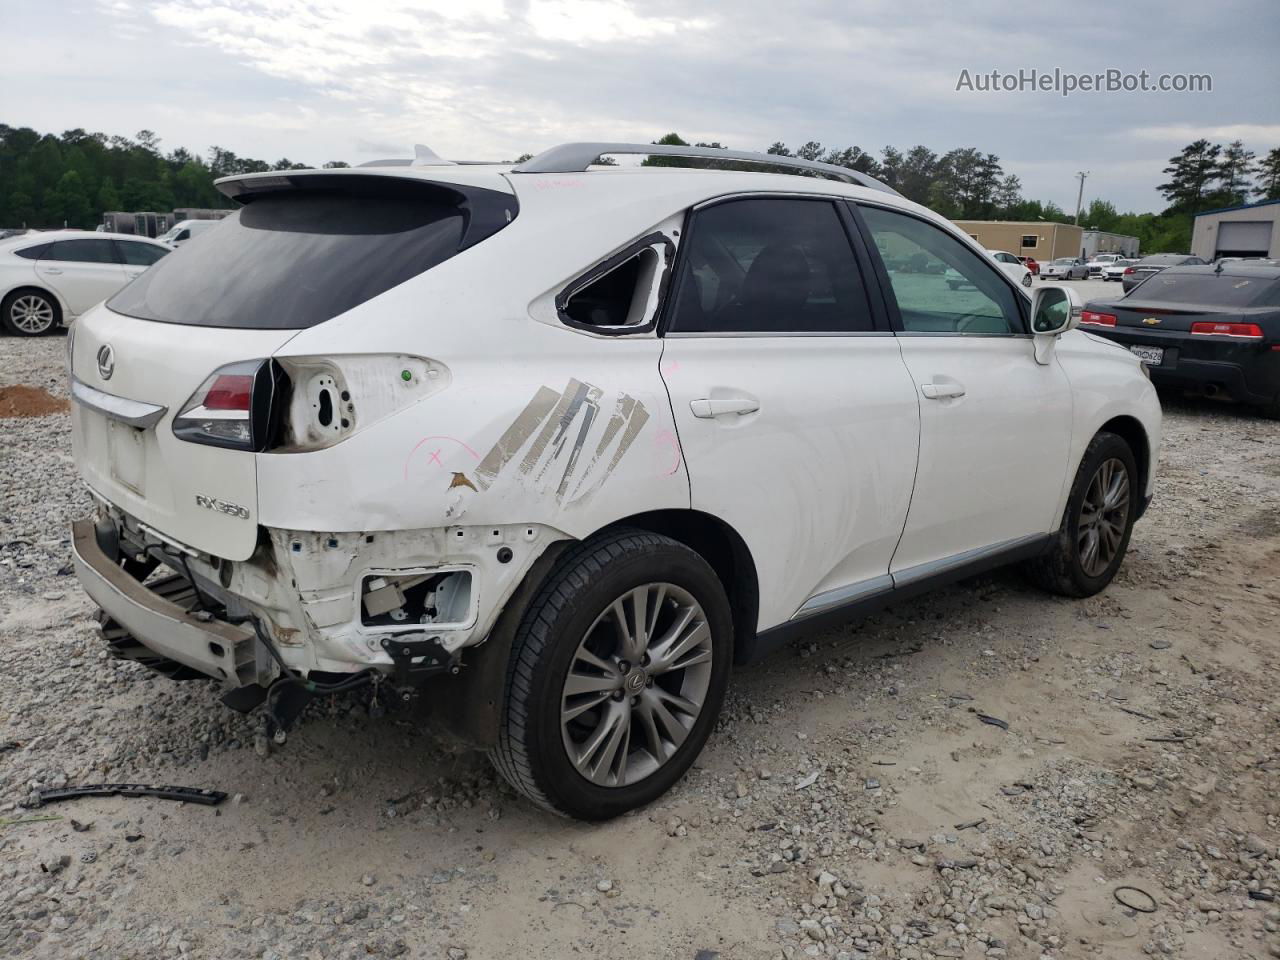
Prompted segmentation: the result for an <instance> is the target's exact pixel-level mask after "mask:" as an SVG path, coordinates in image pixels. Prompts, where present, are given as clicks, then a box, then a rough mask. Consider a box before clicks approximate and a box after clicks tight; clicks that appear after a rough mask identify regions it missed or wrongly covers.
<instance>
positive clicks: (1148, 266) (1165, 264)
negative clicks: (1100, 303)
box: [1120, 253, 1204, 293]
mask: <svg viewBox="0 0 1280 960" xmlns="http://www.w3.org/2000/svg"><path fill="white" fill-rule="evenodd" d="M1202 263H1204V261H1203V260H1201V259H1200V258H1199V257H1190V256H1187V254H1185V253H1153V254H1152V255H1151V256H1149V257H1143V258H1142V259H1141V260H1139V261H1138V262H1137V263H1135V264H1133V265H1132V266H1129V267H1126V268H1125V271H1124V274H1123V275H1122V276H1121V277H1120V286H1121V287H1123V288H1124V292H1125V293H1128V292H1129V291H1130V290H1132V289H1133V288H1134V287H1136V286H1137V285H1138V284H1140V283H1141V282H1142V281H1143V280H1146V279H1147V278H1148V277H1151V276H1154V275H1155V274H1157V273H1159V272H1160V271H1161V270H1167V269H1168V268H1169V267H1190V266H1197V265H1199V264H1202Z"/></svg>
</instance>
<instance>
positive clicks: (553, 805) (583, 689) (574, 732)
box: [490, 531, 732, 820]
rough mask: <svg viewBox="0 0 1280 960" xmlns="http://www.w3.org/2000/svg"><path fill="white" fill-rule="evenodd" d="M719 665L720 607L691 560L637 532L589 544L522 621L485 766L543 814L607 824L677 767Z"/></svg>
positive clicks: (711, 714)
mask: <svg viewBox="0 0 1280 960" xmlns="http://www.w3.org/2000/svg"><path fill="white" fill-rule="evenodd" d="M731 659H732V626H731V617H730V613H729V604H728V600H727V599H726V597H725V593H724V588H723V587H722V585H721V584H720V581H719V579H718V578H717V577H716V575H715V573H714V571H712V569H711V568H710V566H708V564H707V563H706V561H705V560H703V559H702V557H701V556H699V555H698V554H697V553H694V552H693V551H692V550H690V549H688V548H687V547H685V546H684V545H682V544H680V543H678V542H676V541H674V540H671V539H669V538H667V537H662V536H658V535H656V534H650V533H643V532H639V531H624V532H620V533H617V534H612V535H610V536H608V537H605V538H602V539H600V540H595V541H589V542H587V543H585V544H583V545H581V546H580V547H578V548H576V549H575V550H573V551H572V552H571V553H569V554H568V555H567V556H566V557H565V559H564V560H563V561H562V562H561V564H560V566H559V567H558V568H557V570H556V571H555V572H554V573H553V574H552V576H551V579H550V581H549V582H548V583H547V584H546V585H545V586H544V587H543V588H542V590H541V592H540V594H539V595H538V597H537V599H535V600H534V602H533V603H532V604H531V605H530V607H529V610H528V611H527V612H526V614H525V617H524V620H523V621H522V623H521V626H520V629H519V630H518V632H517V634H516V639H515V643H514V645H513V648H512V651H511V662H510V666H509V668H508V674H507V685H506V701H505V704H504V709H503V722H502V726H501V729H500V733H499V739H498V745H497V747H496V748H495V749H494V750H492V751H491V753H490V759H491V760H492V761H493V764H494V766H495V767H497V769H498V771H499V772H500V773H501V774H502V775H503V776H504V777H505V778H506V779H507V780H508V781H509V782H510V783H511V785H512V786H513V787H515V788H516V789H517V790H519V791H520V792H521V793H522V794H524V795H525V796H526V797H528V798H529V799H530V800H532V801H534V802H535V803H537V804H539V805H540V806H543V807H545V808H547V809H548V810H552V811H554V812H556V813H560V814H564V815H567V816H571V817H577V818H579V819H583V820H605V819H608V818H610V817H615V816H618V815H619V814H622V813H625V812H627V811H628V810H632V809H634V808H636V807H639V806H642V805H643V804H646V803H649V802H650V801H652V800H655V799H657V798H658V797H659V796H661V795H662V794H663V793H665V792H666V791H667V790H668V789H670V787H671V786H672V785H673V784H674V783H675V782H676V781H677V780H679V779H680V777H682V776H683V775H684V773H685V771H686V770H688V768H689V765H690V764H692V763H693V761H694V758H696V757H697V755H698V753H699V752H700V751H701V750H702V747H703V745H704V744H705V743H706V741H707V738H708V737H709V736H710V734H711V729H712V727H713V725H714V724H715V720H716V716H717V715H718V714H719V712H720V705H721V702H722V701H723V699H724V692H725V688H726V686H727V685H728V679H729V665H730V660H731Z"/></svg>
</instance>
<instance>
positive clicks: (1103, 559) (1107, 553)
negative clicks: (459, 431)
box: [1076, 457, 1129, 577]
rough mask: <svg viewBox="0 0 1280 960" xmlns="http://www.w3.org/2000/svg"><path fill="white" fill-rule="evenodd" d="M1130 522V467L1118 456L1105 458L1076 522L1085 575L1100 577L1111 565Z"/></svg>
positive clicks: (1086, 490)
mask: <svg viewBox="0 0 1280 960" xmlns="http://www.w3.org/2000/svg"><path fill="white" fill-rule="evenodd" d="M1128 525H1129V471H1128V470H1126V469H1125V465H1124V464H1123V463H1121V462H1120V461H1119V460H1117V459H1116V458H1115V457H1112V458H1110V459H1109V460H1104V461H1103V462H1102V463H1101V464H1100V465H1099V467H1098V469H1097V470H1096V471H1095V472H1094V474H1093V479H1091V480H1090V481H1089V486H1088V487H1087V488H1086V489H1085V494H1084V502H1083V503H1082V504H1081V505H1080V521H1079V523H1078V524H1077V525H1076V550H1077V553H1078V555H1079V557H1080V566H1081V567H1082V568H1083V569H1084V572H1085V575H1086V576H1089V577H1099V576H1101V575H1102V574H1103V573H1104V572H1105V571H1106V569H1107V568H1108V567H1109V566H1110V565H1111V561H1112V560H1114V559H1115V557H1116V553H1117V552H1118V551H1119V549H1120V544H1121V543H1122V542H1123V540H1124V534H1125V530H1126V529H1127V528H1128Z"/></svg>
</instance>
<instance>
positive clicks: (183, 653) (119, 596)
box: [71, 520, 256, 687]
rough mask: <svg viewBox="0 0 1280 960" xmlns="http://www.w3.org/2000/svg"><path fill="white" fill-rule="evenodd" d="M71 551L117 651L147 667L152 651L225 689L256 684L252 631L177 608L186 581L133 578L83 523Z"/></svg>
mask: <svg viewBox="0 0 1280 960" xmlns="http://www.w3.org/2000/svg"><path fill="white" fill-rule="evenodd" d="M71 549H72V554H73V558H74V562H75V568H76V576H77V577H78V578H79V579H80V583H81V585H82V586H83V587H84V590H85V593H87V594H88V595H89V596H90V598H91V599H92V600H93V602H94V603H96V604H97V605H98V606H99V607H101V608H102V610H103V612H104V613H105V614H106V616H107V618H109V619H108V620H107V621H106V622H105V623H104V633H105V634H106V635H107V640H108V642H109V643H110V644H111V646H112V647H113V648H114V649H115V650H116V651H117V652H119V653H120V654H122V655H124V656H127V657H128V658H130V659H136V660H140V661H142V662H144V663H146V662H147V659H148V657H147V653H146V652H147V651H150V654H151V655H154V656H155V657H159V658H162V659H163V660H168V661H172V662H174V663H176V664H180V665H182V666H183V667H187V668H189V669H190V670H193V671H195V672H196V673H199V674H201V675H203V676H206V677H211V678H213V679H215V680H221V681H222V682H223V683H224V684H226V685H227V686H229V687H241V686H245V685H246V684H249V683H253V682H255V679H256V674H255V663H256V646H255V644H256V638H255V637H254V635H253V633H252V632H251V631H249V630H247V629H244V628H242V627H239V626H235V625H233V624H229V623H221V622H218V621H216V620H212V619H210V618H209V616H208V614H205V613H202V612H193V611H189V610H187V609H186V608H185V607H183V606H181V605H180V603H179V602H176V601H178V600H182V599H189V597H188V596H187V594H186V592H185V590H189V584H187V583H186V580H185V579H183V578H182V577H170V578H166V579H164V580H161V581H157V582H156V583H154V584H148V585H144V584H142V583H140V582H139V581H137V580H135V579H134V578H133V577H132V576H130V575H129V574H128V573H127V572H126V571H125V570H124V569H123V568H121V567H120V566H119V565H118V564H116V563H115V562H114V561H113V560H112V559H111V558H110V557H108V556H107V554H106V553H105V552H104V551H103V549H102V547H101V546H100V545H99V544H98V539H97V536H96V534H95V532H94V526H93V524H92V523H90V522H89V521H87V520H79V521H76V522H75V523H73V524H72V526H71ZM184 586H185V589H184Z"/></svg>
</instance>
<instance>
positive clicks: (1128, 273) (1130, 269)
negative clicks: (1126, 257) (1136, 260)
mask: <svg viewBox="0 0 1280 960" xmlns="http://www.w3.org/2000/svg"><path fill="white" fill-rule="evenodd" d="M1133 274H1134V269H1133V267H1125V268H1124V275H1125V276H1126V277H1131V276H1133Z"/></svg>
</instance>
